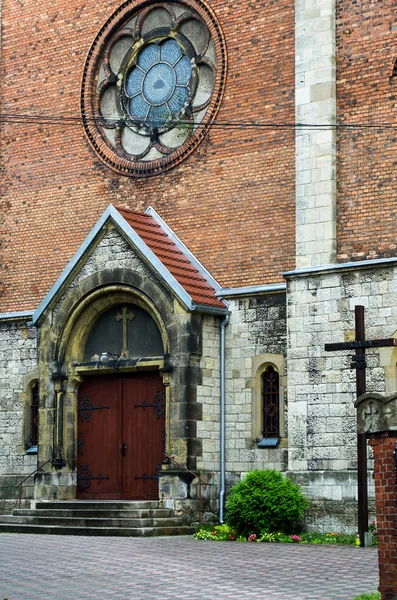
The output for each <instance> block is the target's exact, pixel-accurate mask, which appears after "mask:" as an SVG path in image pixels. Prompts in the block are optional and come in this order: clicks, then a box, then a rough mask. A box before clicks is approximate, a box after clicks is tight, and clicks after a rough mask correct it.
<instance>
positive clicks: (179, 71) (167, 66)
mask: <svg viewBox="0 0 397 600" xmlns="http://www.w3.org/2000/svg"><path fill="white" fill-rule="evenodd" d="M225 74H226V50H225V44H224V39H223V36H222V34H221V31H220V28H219V25H218V24H217V23H216V21H215V18H214V15H213V14H212V12H211V11H210V9H209V8H208V7H207V6H206V5H204V4H203V3H202V2H201V1H198V0H192V1H191V2H189V6H188V5H185V4H183V3H179V2H178V3H176V2H175V3H174V2H171V3H168V4H164V3H161V4H160V3H158V4H153V5H150V6H149V7H148V6H145V5H143V4H140V3H138V2H136V1H130V2H126V3H125V4H124V5H123V7H122V8H121V9H120V10H119V11H117V13H115V14H114V15H113V16H112V17H111V18H110V19H109V21H108V22H107V23H106V24H105V26H104V27H103V28H102V30H101V32H100V34H99V35H98V36H97V38H96V40H95V42H94V44H93V46H92V48H91V51H90V53H89V57H88V60H87V62H86V67H85V72H84V77H83V85H82V101H81V104H82V116H83V123H84V128H85V132H86V135H87V137H88V140H89V142H90V144H91V145H92V146H93V148H94V150H95V151H96V152H97V154H98V156H99V157H100V158H101V159H102V160H103V161H104V162H105V163H106V164H107V165H108V166H110V167H111V168H113V169H114V170H116V171H118V172H119V173H123V174H126V175H132V176H148V175H154V174H157V173H160V172H162V171H164V170H166V169H169V168H171V167H173V166H175V165H177V164H178V163H179V162H181V161H182V160H183V159H184V158H186V157H187V156H188V155H189V154H190V153H191V152H192V151H193V150H194V149H195V148H196V147H197V145H198V144H199V143H200V142H201V141H202V139H203V137H204V135H205V134H206V132H207V131H208V129H209V127H210V125H211V123H212V121H213V120H214V118H215V116H216V114H217V112H218V110H219V105H220V102H221V99H222V95H223V89H224V84H225ZM92 115H94V116H95V117H96V118H94V119H92Z"/></svg>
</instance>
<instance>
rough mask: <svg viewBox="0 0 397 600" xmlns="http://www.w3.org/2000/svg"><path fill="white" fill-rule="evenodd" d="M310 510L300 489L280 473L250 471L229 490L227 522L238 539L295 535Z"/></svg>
mask: <svg viewBox="0 0 397 600" xmlns="http://www.w3.org/2000/svg"><path fill="white" fill-rule="evenodd" d="M307 507H308V501H307V500H306V499H305V498H304V497H303V495H302V492H301V491H300V489H299V488H298V486H297V485H295V484H293V483H292V482H291V481H290V480H289V479H286V478H285V477H283V475H282V474H281V473H279V472H278V471H271V470H268V471H251V472H250V473H248V474H247V476H246V477H245V478H244V479H243V480H242V481H240V482H239V483H237V484H236V485H235V486H233V487H232V489H231V490H230V494H229V497H228V499H227V502H226V522H227V524H228V525H230V527H232V528H233V529H234V530H235V531H236V533H237V535H245V536H248V535H249V534H251V533H253V532H255V531H257V532H260V533H274V532H281V533H294V531H296V530H297V529H299V525H300V523H301V521H302V517H303V511H304V510H305V508H307Z"/></svg>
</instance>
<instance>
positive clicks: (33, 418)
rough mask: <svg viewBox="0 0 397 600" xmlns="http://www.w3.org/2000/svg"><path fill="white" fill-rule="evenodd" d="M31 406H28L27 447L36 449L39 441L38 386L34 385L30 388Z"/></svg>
mask: <svg viewBox="0 0 397 600" xmlns="http://www.w3.org/2000/svg"><path fill="white" fill-rule="evenodd" d="M31 393H32V396H31V400H32V401H31V405H30V435H29V446H30V448H31V449H33V448H35V449H37V444H38V441H39V384H38V383H35V384H34V386H33V387H32V392H31Z"/></svg>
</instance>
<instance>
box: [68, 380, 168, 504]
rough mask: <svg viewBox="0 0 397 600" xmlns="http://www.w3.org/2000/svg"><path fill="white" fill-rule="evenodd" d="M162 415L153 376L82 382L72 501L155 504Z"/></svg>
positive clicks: (161, 401) (161, 399)
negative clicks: (75, 494) (127, 500)
mask: <svg viewBox="0 0 397 600" xmlns="http://www.w3.org/2000/svg"><path fill="white" fill-rule="evenodd" d="M164 414H165V396H164V387H163V384H162V381H161V378H160V377H159V375H157V374H153V373H142V374H136V375H130V376H104V377H96V378H89V379H87V380H86V381H85V382H84V383H83V384H82V385H81V387H80V390H79V398H78V436H77V440H78V448H77V497H78V498H86V499H108V500H111V499H119V498H122V499H136V500H138V499H157V498H158V472H159V470H160V467H161V463H162V460H163V451H164Z"/></svg>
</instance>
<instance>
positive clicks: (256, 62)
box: [0, 0, 295, 312]
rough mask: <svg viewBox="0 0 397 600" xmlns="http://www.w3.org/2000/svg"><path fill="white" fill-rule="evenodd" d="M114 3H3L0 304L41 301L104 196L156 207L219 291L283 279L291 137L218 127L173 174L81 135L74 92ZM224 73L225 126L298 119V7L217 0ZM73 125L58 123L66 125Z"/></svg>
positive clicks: (11, 306)
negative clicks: (142, 173)
mask: <svg viewBox="0 0 397 600" xmlns="http://www.w3.org/2000/svg"><path fill="white" fill-rule="evenodd" d="M119 5H120V4H119V3H117V2H114V1H110V0H105V1H104V2H101V3H100V4H95V3H94V4H91V5H84V6H83V5H82V4H81V3H79V2H73V1H69V2H66V1H64V0H59V2H55V3H54V2H49V1H48V0H43V1H41V2H33V1H32V0H25V1H24V2H21V3H15V2H11V1H10V0H6V1H5V2H3V8H2V20H3V23H2V26H3V39H2V63H1V68H2V71H1V78H2V112H3V113H5V114H7V115H10V116H11V115H12V114H26V115H31V116H32V115H33V116H35V115H43V114H44V115H50V116H51V117H56V119H55V122H54V123H53V122H51V123H48V122H40V121H39V122H37V121H35V120H34V119H33V118H29V119H26V120H24V119H22V121H21V122H17V121H13V120H12V118H11V117H10V118H8V119H7V120H6V122H5V123H4V124H3V125H2V131H1V152H2V157H3V158H2V160H3V164H2V170H3V173H2V175H3V182H2V199H1V214H2V218H1V242H2V250H1V252H2V255H3V256H2V261H3V263H4V276H3V278H2V282H1V291H0V294H1V296H0V298H1V305H0V312H6V311H15V310H24V309H34V308H36V307H37V305H38V304H39V302H40V301H41V300H42V298H43V296H44V295H45V293H46V292H47V291H48V290H49V288H50V286H51V285H52V284H53V283H54V281H55V279H56V278H57V276H58V275H59V274H60V272H61V271H62V269H63V268H64V267H65V265H66V264H67V262H68V261H69V259H70V258H71V257H72V256H73V254H74V252H75V251H76V250H77V248H78V247H79V245H80V244H81V242H82V241H83V240H84V238H85V236H86V235H87V233H88V232H89V231H90V229H91V228H92V227H93V225H94V224H95V222H96V220H97V218H98V217H99V215H100V214H101V213H102V212H103V210H104V209H105V207H106V206H107V205H108V204H109V203H114V204H117V205H118V206H120V205H122V206H125V207H128V208H131V209H134V210H143V209H145V208H146V207H147V206H148V205H152V206H153V207H154V208H155V209H156V210H157V211H158V213H159V214H160V215H161V216H162V218H163V219H165V220H166V222H167V223H168V224H169V225H170V226H171V227H172V228H173V229H174V231H175V233H176V234H177V235H178V236H179V237H180V238H181V239H182V240H183V241H184V242H185V243H186V245H187V246H188V247H189V249H190V250H191V251H192V252H193V253H195V254H196V256H197V257H198V258H199V259H200V260H201V261H202V263H203V264H204V265H205V266H206V268H207V269H209V270H210V272H211V273H212V275H213V276H214V277H215V278H216V279H217V280H218V281H219V283H221V284H222V285H223V286H244V285H255V284H263V283H274V282H279V281H282V277H281V272H282V271H283V270H287V269H291V268H293V267H294V248H295V234H294V232H295V209H294V131H293V129H291V128H287V129H283V128H282V129H279V128H270V129H269V128H263V129H261V128H250V127H244V126H242V127H220V126H219V125H218V126H216V125H215V126H213V128H212V129H211V131H210V133H209V135H207V136H206V137H205V139H204V141H203V142H202V143H201V145H200V146H199V147H198V148H197V149H196V150H195V151H194V152H193V153H192V154H191V155H190V156H189V157H188V158H187V159H186V160H185V161H184V162H182V163H181V164H179V165H178V166H177V167H175V168H174V169H172V170H170V171H168V172H166V173H163V174H162V175H160V176H154V177H150V178H147V179H133V178H130V177H125V176H122V175H118V174H117V173H115V172H113V171H111V170H110V169H109V168H107V167H106V166H105V165H104V164H103V163H102V162H101V161H100V160H99V159H98V158H97V156H96V155H95V154H94V152H93V150H92V149H91V148H90V146H89V144H88V143H87V141H86V138H85V136H84V132H83V128H82V125H81V122H80V121H79V116H80V89H81V80H82V73H83V68H84V64H85V61H86V57H87V53H88V50H89V48H90V46H91V43H92V41H93V39H94V38H95V36H96V34H97V33H98V31H99V29H100V28H101V26H102V25H103V23H104V22H105V21H106V20H107V19H108V18H109V17H110V16H111V15H112V14H113V12H114V11H115V10H116V9H117V8H118V6H119ZM211 8H212V10H213V11H214V13H215V14H216V18H217V19H218V22H219V23H220V25H221V27H222V30H223V34H224V36H225V40H226V47H227V52H228V74H227V82H226V88H225V94H224V99H223V102H222V106H221V109H220V111H219V114H218V117H217V118H218V122H219V124H220V123H225V122H229V121H231V122H238V123H241V124H247V123H250V122H252V121H254V122H263V123H276V124H283V123H291V122H293V120H294V4H293V3H292V2H290V1H287V0H279V1H278V2H275V3H273V2H272V3H266V2H252V3H249V4H247V3H246V2H242V1H240V2H237V3H236V2H223V1H222V2H220V1H219V0H216V1H215V2H211ZM65 118H66V119H70V120H66V121H64V119H65Z"/></svg>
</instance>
